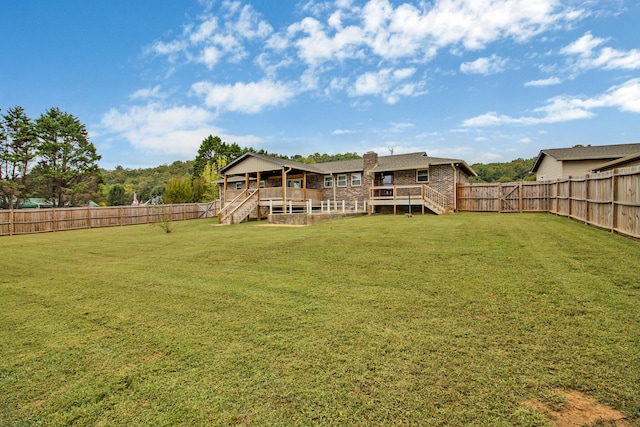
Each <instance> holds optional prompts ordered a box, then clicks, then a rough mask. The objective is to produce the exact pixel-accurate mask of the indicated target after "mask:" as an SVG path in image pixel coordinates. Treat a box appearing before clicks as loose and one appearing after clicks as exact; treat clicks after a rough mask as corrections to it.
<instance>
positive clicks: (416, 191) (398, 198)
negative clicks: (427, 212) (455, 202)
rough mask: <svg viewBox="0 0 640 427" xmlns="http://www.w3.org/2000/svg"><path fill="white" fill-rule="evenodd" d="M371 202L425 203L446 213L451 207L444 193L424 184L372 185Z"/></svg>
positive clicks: (370, 191)
mask: <svg viewBox="0 0 640 427" xmlns="http://www.w3.org/2000/svg"><path fill="white" fill-rule="evenodd" d="M369 202H370V203H371V204H374V205H375V204H377V203H376V202H380V203H379V204H407V203H415V204H416V205H419V204H425V205H427V206H429V207H430V208H432V209H436V210H438V211H439V212H438V213H444V212H446V211H447V210H448V208H449V198H448V197H447V196H445V195H444V194H442V193H440V192H438V191H437V190H434V189H433V188H431V187H429V186H427V185H424V184H418V185H388V186H378V187H371V189H370V190H369Z"/></svg>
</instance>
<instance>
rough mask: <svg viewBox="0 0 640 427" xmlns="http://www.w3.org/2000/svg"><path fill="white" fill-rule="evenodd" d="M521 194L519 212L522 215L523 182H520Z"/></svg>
mask: <svg viewBox="0 0 640 427" xmlns="http://www.w3.org/2000/svg"><path fill="white" fill-rule="evenodd" d="M518 191H519V192H520V197H519V198H520V203H519V204H518V210H519V211H520V213H522V181H520V188H519V189H518Z"/></svg>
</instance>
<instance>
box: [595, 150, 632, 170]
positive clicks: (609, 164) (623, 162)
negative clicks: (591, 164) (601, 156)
mask: <svg viewBox="0 0 640 427" xmlns="http://www.w3.org/2000/svg"><path fill="white" fill-rule="evenodd" d="M637 160H640V151H638V152H637V153H634V154H631V155H629V156H625V157H621V158H619V159H616V160H612V161H610V162H606V163H603V164H601V165H598V167H597V168H593V170H594V171H596V172H597V171H604V170H608V169H614V168H616V167H624V165H626V164H627V163H631V162H635V161H637Z"/></svg>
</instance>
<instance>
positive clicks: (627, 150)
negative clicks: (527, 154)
mask: <svg viewBox="0 0 640 427" xmlns="http://www.w3.org/2000/svg"><path fill="white" fill-rule="evenodd" d="M639 152H640V143H637V144H614V145H590V146H587V147H571V148H548V149H545V150H540V153H539V154H538V158H537V159H536V161H535V163H534V164H533V167H532V168H531V172H536V171H537V170H538V168H539V167H540V163H542V160H543V159H544V157H545V156H550V157H553V158H554V159H556V160H560V161H567V160H574V161H575V160H598V159H620V158H622V157H625V156H628V155H631V154H635V153H639Z"/></svg>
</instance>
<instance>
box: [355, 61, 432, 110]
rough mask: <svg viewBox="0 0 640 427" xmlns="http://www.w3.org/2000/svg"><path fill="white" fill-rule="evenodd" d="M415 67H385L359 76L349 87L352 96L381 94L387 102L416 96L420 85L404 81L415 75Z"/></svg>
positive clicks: (393, 102)
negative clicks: (397, 68)
mask: <svg viewBox="0 0 640 427" xmlns="http://www.w3.org/2000/svg"><path fill="white" fill-rule="evenodd" d="M415 71H416V69H415V68H402V69H399V70H393V69H391V68H385V69H382V70H380V71H377V72H367V73H364V74H362V75H361V76H360V77H358V78H357V79H356V81H355V83H354V85H353V87H351V88H350V89H349V95H350V96H363V95H379V96H382V97H383V99H384V100H385V102H387V103H389V104H395V103H396V102H398V101H399V99H400V97H402V96H414V95H417V94H419V93H421V92H420V90H421V87H420V86H419V85H416V84H413V83H404V82H403V80H406V79H408V78H410V77H411V76H413V74H414V73H415Z"/></svg>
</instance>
